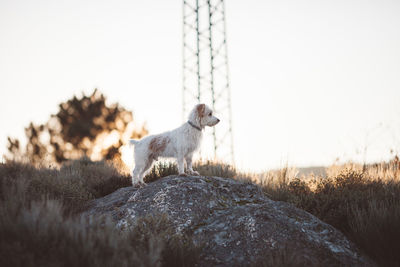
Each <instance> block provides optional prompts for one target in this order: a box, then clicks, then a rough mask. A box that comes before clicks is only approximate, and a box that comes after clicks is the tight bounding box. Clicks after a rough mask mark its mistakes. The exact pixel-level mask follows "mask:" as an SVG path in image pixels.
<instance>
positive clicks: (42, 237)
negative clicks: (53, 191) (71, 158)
mask: <svg viewBox="0 0 400 267" xmlns="http://www.w3.org/2000/svg"><path fill="white" fill-rule="evenodd" d="M29 182H30V181H29V180H23V179H19V180H18V181H17V182H16V183H14V184H12V185H10V186H3V187H2V199H1V200H0V236H1V239H0V266H194V264H195V263H196V262H197V261H198V258H199V255H200V248H199V247H197V246H195V245H194V244H193V243H192V241H191V239H190V237H189V236H186V235H185V234H181V235H176V234H175V233H174V228H172V227H171V223H170V222H169V219H168V217H167V216H166V215H159V214H156V215H149V216H146V217H143V218H140V219H138V220H137V221H136V222H135V223H134V226H133V227H132V228H130V229H126V230H125V232H121V231H120V230H117V229H116V228H115V224H114V223H112V222H111V220H110V219H108V218H100V219H96V218H92V219H91V220H90V223H89V222H88V221H86V220H84V219H82V218H79V217H71V216H69V215H66V214H65V213H64V212H63V209H64V208H63V203H62V202H61V201H57V200H49V199H46V198H45V197H44V196H42V199H41V200H31V199H29V197H30V196H31V195H29V194H27V193H28V192H29V189H28V188H29Z"/></svg>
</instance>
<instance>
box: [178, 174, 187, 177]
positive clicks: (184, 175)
mask: <svg viewBox="0 0 400 267" xmlns="http://www.w3.org/2000/svg"><path fill="white" fill-rule="evenodd" d="M179 176H182V177H188V175H187V174H186V173H180V174H179Z"/></svg>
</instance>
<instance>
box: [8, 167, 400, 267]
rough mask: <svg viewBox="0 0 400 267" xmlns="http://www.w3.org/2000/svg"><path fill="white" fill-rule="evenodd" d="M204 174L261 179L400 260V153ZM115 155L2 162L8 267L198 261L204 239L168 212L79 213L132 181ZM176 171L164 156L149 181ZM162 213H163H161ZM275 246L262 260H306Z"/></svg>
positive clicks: (367, 247) (380, 256)
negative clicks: (123, 224) (372, 161)
mask: <svg viewBox="0 0 400 267" xmlns="http://www.w3.org/2000/svg"><path fill="white" fill-rule="evenodd" d="M194 169H195V170H198V171H199V172H200V173H201V174H202V175H206V176H220V177H229V178H235V179H245V180H250V179H251V180H253V182H255V183H258V184H259V185H260V186H261V188H262V189H263V190H264V191H265V192H266V193H267V194H268V195H269V196H270V198H272V199H274V200H280V201H286V202H289V203H292V204H294V205H295V206H297V207H299V208H301V209H304V210H306V211H308V212H310V213H312V214H314V215H315V216H317V217H319V218H320V219H321V220H323V221H325V222H327V223H329V224H332V225H333V226H335V227H336V228H338V229H339V230H341V231H342V232H343V233H345V234H346V235H347V236H348V237H349V238H350V239H351V240H353V241H354V242H355V243H356V244H357V245H358V246H359V247H360V248H361V249H363V250H364V251H365V253H366V254H367V255H369V256H370V257H371V258H373V259H374V260H375V261H376V262H377V263H378V264H379V265H381V266H398V264H399V262H400V254H399V253H398V251H400V245H399V243H398V240H400V228H399V227H398V226H399V225H400V166H399V161H398V160H397V159H395V160H393V161H392V162H390V163H382V164H378V165H371V166H361V165H357V164H347V165H341V166H338V165H335V166H331V167H330V168H328V169H327V170H326V173H327V177H319V176H315V175H308V176H306V177H304V176H303V177H298V175H297V171H296V169H294V168H285V169H282V170H279V171H274V172H268V173H263V174H259V175H253V174H243V173H240V172H239V171H237V170H236V169H235V168H234V167H232V166H230V165H227V164H223V163H215V162H204V163H197V164H196V165H195V166H194ZM119 170H120V168H119V167H116V166H115V165H113V164H110V163H107V162H92V161H90V160H87V159H81V160H77V161H72V162H69V163H67V164H65V165H63V166H62V167H61V168H60V169H52V168H44V167H42V168H40V167H39V168H35V167H33V166H31V165H29V164H23V163H16V162H8V163H6V164H0V180H1V182H0V235H1V236H2V238H1V239H0V265H1V266H83V265H85V266H127V265H129V266H132V265H134V266H193V265H195V263H196V262H197V261H198V259H199V254H200V248H198V247H196V246H194V245H193V243H192V241H191V239H190V237H188V236H176V235H174V234H173V232H172V229H171V228H170V227H169V222H168V218H167V217H165V215H153V216H152V215H150V216H148V217H145V218H142V219H140V220H138V221H137V222H136V225H135V227H133V228H132V229H130V230H129V231H130V232H129V234H128V235H121V234H120V232H118V231H116V230H115V229H114V227H113V226H112V224H111V223H110V222H109V221H107V219H104V220H103V221H101V222H100V221H95V222H93V223H92V224H91V225H90V226H88V224H87V223H86V222H84V221H81V220H80V219H78V218H77V216H75V215H76V214H79V213H80V212H81V211H82V210H84V209H85V208H86V204H87V203H88V201H89V200H91V199H94V198H99V197H102V196H105V195H107V194H109V193H111V192H113V191H115V190H116V189H118V188H120V187H125V186H129V185H130V177H129V176H128V175H127V174H126V173H125V172H120V171H119ZM171 174H177V169H176V165H175V164H171V163H159V164H157V165H156V166H154V167H153V168H152V170H151V171H150V173H149V174H148V175H147V176H146V178H145V180H146V181H147V182H152V181H155V180H157V179H159V178H161V177H164V176H168V175H171ZM160 218H161V219H160ZM290 255H291V253H290V251H287V252H284V253H283V254H276V255H275V254H274V255H270V256H268V255H266V257H265V258H263V259H260V261H259V262H257V263H255V264H261V265H262V266H277V265H281V264H283V265H289V266H297V265H296V264H297V262H298V261H299V260H298V259H292V258H291V257H290Z"/></svg>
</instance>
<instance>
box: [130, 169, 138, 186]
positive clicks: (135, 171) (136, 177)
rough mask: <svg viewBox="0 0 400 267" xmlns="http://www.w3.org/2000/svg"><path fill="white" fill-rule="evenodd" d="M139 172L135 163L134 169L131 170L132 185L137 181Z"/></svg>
mask: <svg viewBox="0 0 400 267" xmlns="http://www.w3.org/2000/svg"><path fill="white" fill-rule="evenodd" d="M139 173H140V171H139V168H138V166H137V165H136V166H135V169H133V171H132V185H133V186H134V185H135V184H136V183H137V182H139Z"/></svg>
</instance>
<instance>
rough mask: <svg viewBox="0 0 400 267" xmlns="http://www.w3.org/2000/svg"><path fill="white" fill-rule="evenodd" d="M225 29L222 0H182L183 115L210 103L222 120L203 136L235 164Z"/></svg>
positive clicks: (220, 157) (220, 155)
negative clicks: (198, 105)
mask: <svg viewBox="0 0 400 267" xmlns="http://www.w3.org/2000/svg"><path fill="white" fill-rule="evenodd" d="M225 28H226V27H225V4H224V1H223V0H183V116H185V117H184V119H186V116H187V114H188V113H189V112H190V110H191V109H192V108H193V106H194V105H195V104H197V103H206V104H207V105H209V106H210V107H211V108H212V109H213V111H214V112H215V114H217V116H218V117H219V118H220V119H221V122H220V123H219V124H217V126H216V127H212V130H209V129H208V130H207V132H206V135H205V137H204V139H205V141H206V140H207V139H208V143H210V142H212V143H213V145H214V146H213V151H210V153H209V154H211V153H213V154H214V158H215V159H218V160H223V161H226V162H230V163H233V161H234V154H233V135H232V120H231V96H230V89H229V72H228V54H227V44H226V31H225ZM209 132H211V133H209ZM206 142H207V141H206ZM202 152H203V151H202Z"/></svg>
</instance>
